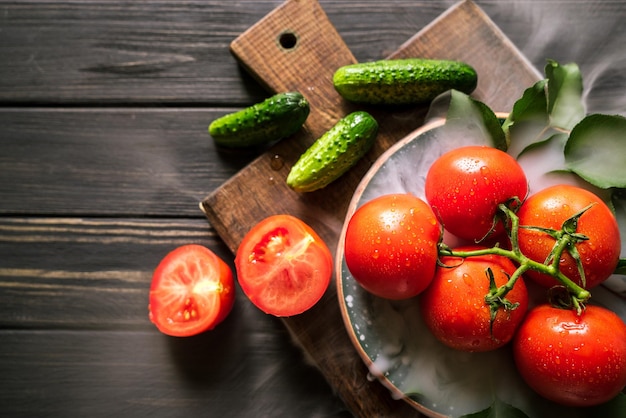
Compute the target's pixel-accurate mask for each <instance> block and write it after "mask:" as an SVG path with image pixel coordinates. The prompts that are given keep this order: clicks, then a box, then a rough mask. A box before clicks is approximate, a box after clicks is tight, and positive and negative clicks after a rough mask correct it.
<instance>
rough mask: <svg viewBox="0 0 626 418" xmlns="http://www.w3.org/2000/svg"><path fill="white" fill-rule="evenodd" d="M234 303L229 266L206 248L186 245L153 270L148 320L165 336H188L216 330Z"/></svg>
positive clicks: (164, 259)
mask: <svg viewBox="0 0 626 418" xmlns="http://www.w3.org/2000/svg"><path fill="white" fill-rule="evenodd" d="M234 301H235V288H234V279H233V274H232V271H231V269H230V267H228V265H227V264H226V263H225V262H224V261H223V260H222V259H220V258H219V257H218V256H217V255H216V254H215V253H213V252H212V251H211V250H209V249H208V248H206V247H203V246H201V245H196V244H189V245H183V246H181V247H178V248H176V249H175V250H173V251H171V252H170V253H169V254H167V255H166V256H165V257H164V258H163V259H162V260H161V262H160V263H159V265H158V266H157V268H156V269H155V271H154V274H153V276H152V284H151V286H150V296H149V306H148V311H149V318H150V320H151V321H152V322H153V323H154V324H155V325H156V327H157V328H158V329H159V330H160V331H161V332H163V333H164V334H167V335H171V336H177V337H186V336H191V335H196V334H199V333H202V332H204V331H207V330H210V329H213V328H214V327H215V326H216V325H217V324H219V323H220V322H222V321H223V320H224V319H225V318H226V316H228V314H229V313H230V311H231V309H232V307H233V304H234Z"/></svg>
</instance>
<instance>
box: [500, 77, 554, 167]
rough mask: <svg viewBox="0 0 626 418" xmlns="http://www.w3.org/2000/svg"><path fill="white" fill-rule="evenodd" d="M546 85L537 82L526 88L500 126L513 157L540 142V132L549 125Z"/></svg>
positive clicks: (541, 81) (543, 81)
mask: <svg viewBox="0 0 626 418" xmlns="http://www.w3.org/2000/svg"><path fill="white" fill-rule="evenodd" d="M546 84H547V80H539V81H538V82H537V83H535V84H534V85H533V86H532V87H529V88H527V89H526V90H525V91H524V94H523V95H522V97H520V98H519V99H518V100H517V101H516V102H515V104H514V105H513V109H512V110H511V113H509V115H508V116H507V118H506V120H505V121H504V124H503V125H502V129H503V130H504V133H505V135H506V140H507V143H508V144H509V149H508V152H509V153H510V154H511V155H513V156H518V155H519V154H520V153H521V152H522V151H523V150H524V148H526V147H527V146H528V145H530V144H532V143H533V142H536V141H541V140H542V139H543V138H542V137H543V135H542V132H543V131H544V130H545V129H546V127H547V126H549V124H550V118H549V115H548V99H547V97H546V91H545V87H546ZM512 138H515V140H513V139H512Z"/></svg>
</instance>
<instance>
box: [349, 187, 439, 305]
mask: <svg viewBox="0 0 626 418" xmlns="http://www.w3.org/2000/svg"><path fill="white" fill-rule="evenodd" d="M440 235H441V225H440V224H439V222H438V221H437V218H436V217H435V214H434V213H433V211H432V209H431V208H430V207H429V206H428V204H427V203H426V202H424V201H423V200H422V199H420V198H418V197H415V196H413V195H410V194H388V195H383V196H380V197H378V198H375V199H372V200H370V201H369V202H367V203H365V204H363V205H362V206H361V207H359V208H358V209H357V210H356V211H355V213H354V214H353V215H352V216H351V217H350V220H349V221H348V225H347V227H346V234H345V245H344V255H345V260H346V266H347V267H348V269H349V270H350V273H351V274H352V276H353V277H354V279H355V280H356V281H357V282H358V283H359V284H361V286H363V288H364V289H365V290H367V291H369V292H370V293H372V294H374V295H376V296H380V297H383V298H386V299H407V298H410V297H413V296H416V295H418V294H419V293H421V292H422V291H423V290H424V289H425V288H426V286H428V284H429V283H430V281H431V280H432V277H433V274H434V271H435V266H436V264H437V256H438V252H437V244H438V242H439V237H440Z"/></svg>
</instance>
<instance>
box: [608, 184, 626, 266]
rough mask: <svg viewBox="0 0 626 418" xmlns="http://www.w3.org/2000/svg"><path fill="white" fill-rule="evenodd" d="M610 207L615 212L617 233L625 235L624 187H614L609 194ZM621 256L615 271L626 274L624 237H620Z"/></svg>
mask: <svg viewBox="0 0 626 418" xmlns="http://www.w3.org/2000/svg"><path fill="white" fill-rule="evenodd" d="M610 203H611V208H612V209H613V211H614V213H615V219H617V225H618V226H619V234H620V236H621V237H626V189H615V190H613V193H612V194H611V202H610ZM620 255H621V258H620V260H619V264H618V265H617V269H616V270H615V273H618V274H624V275H626V239H625V238H622V250H621V251H620Z"/></svg>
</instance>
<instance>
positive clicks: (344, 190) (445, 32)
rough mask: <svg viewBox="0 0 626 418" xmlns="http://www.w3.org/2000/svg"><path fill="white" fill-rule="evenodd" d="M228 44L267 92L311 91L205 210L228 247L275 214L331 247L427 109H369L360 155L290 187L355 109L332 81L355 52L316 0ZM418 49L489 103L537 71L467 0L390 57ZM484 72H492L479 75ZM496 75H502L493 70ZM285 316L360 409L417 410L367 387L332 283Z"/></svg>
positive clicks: (516, 91)
mask: <svg viewBox="0 0 626 418" xmlns="http://www.w3.org/2000/svg"><path fill="white" fill-rule="evenodd" d="M318 28H321V29H322V30H317V29H318ZM285 32H289V33H293V34H295V36H296V38H297V39H298V42H297V44H296V46H295V47H294V48H291V49H285V48H281V45H280V42H279V41H277V40H278V39H280V36H281V34H283V33H285ZM231 49H232V51H233V53H234V54H235V56H236V57H237V58H238V59H239V60H241V61H242V63H243V65H244V66H245V67H246V68H248V70H249V71H250V72H251V73H252V74H253V76H254V77H255V78H256V79H259V80H261V81H262V82H263V83H264V84H265V85H266V86H267V87H268V88H269V89H270V90H272V91H274V92H281V91H288V90H298V91H300V92H302V93H303V94H304V95H305V96H306V97H307V98H308V99H309V102H310V104H311V114H310V116H309V118H308V119H307V122H306V124H305V127H304V129H303V130H302V131H300V132H299V133H297V134H296V135H294V136H293V137H291V138H288V139H286V140H284V141H282V142H280V143H278V144H277V145H276V146H275V147H273V148H272V149H270V150H269V151H268V152H266V153H265V154H264V155H262V156H261V157H259V158H258V159H256V160H255V161H253V162H252V163H251V164H250V165H248V166H247V167H246V168H245V169H243V170H242V171H241V172H239V173H238V174H237V175H236V176H234V177H233V178H231V179H230V180H229V181H228V182H226V183H225V184H224V185H223V186H221V187H220V188H219V189H217V190H216V191H215V192H214V193H212V194H210V195H209V196H208V197H207V198H206V199H205V200H204V201H203V202H202V208H203V210H204V211H205V213H206V215H207V217H208V219H209V221H210V223H211V225H212V226H213V227H214V228H215V229H216V230H217V232H218V233H219V234H220V236H221V237H222V238H223V239H224V241H225V242H226V244H227V245H228V246H229V247H230V248H231V249H232V250H233V252H234V251H236V248H237V246H238V244H239V242H240V240H241V239H242V238H243V236H244V235H245V233H246V232H247V231H248V230H249V228H250V227H251V226H252V225H254V224H255V223H256V222H258V221H260V220H261V219H263V218H265V217H266V216H269V215H272V214H277V213H289V214H292V215H295V216H298V217H300V218H301V219H303V220H304V221H305V222H307V223H308V224H309V225H311V226H312V227H313V228H314V229H315V230H316V231H317V232H318V233H319V234H320V235H321V236H322V237H323V238H324V239H325V241H326V242H327V243H328V245H329V247H330V248H331V251H333V252H334V251H335V250H336V244H337V240H338V236H339V233H340V231H341V226H342V223H343V220H344V217H345V213H346V210H347V205H348V204H349V202H350V198H351V196H352V194H353V192H354V190H355V188H356V186H357V184H358V182H359V179H360V178H361V177H362V175H363V174H364V173H365V172H366V171H367V169H368V168H369V166H371V164H372V162H373V161H374V160H375V158H376V157H377V156H379V155H380V154H381V153H382V152H383V151H384V150H386V149H387V148H389V146H391V145H392V144H393V143H395V142H396V141H397V140H399V139H401V138H403V137H404V136H405V135H407V134H409V133H410V132H411V131H412V130H414V129H416V128H418V127H419V126H420V125H421V123H422V122H423V119H422V118H421V117H420V112H423V111H424V110H425V107H424V106H422V107H419V106H417V107H412V108H406V109H404V110H402V111H398V110H396V111H388V110H384V109H376V108H366V109H367V110H369V111H371V112H373V113H374V116H375V117H376V119H377V120H378V122H379V125H380V130H379V134H378V138H377V142H376V145H375V146H374V147H373V149H372V150H371V151H370V152H369V153H368V155H367V156H366V158H364V159H362V160H361V161H360V162H359V164H357V166H355V167H354V169H352V170H350V171H349V172H348V173H347V174H346V175H344V176H343V177H342V178H341V179H339V181H337V182H335V183H333V184H331V185H330V186H328V187H326V188H324V189H323V190H319V191H316V192H313V193H305V194H300V193H296V192H294V191H292V190H290V189H289V188H288V187H287V186H286V184H285V178H286V175H287V174H288V172H289V169H290V167H291V166H292V165H293V164H294V163H295V161H297V159H298V157H299V156H300V155H301V153H302V152H303V151H304V149H306V147H307V146H309V145H310V144H311V143H312V142H313V141H314V140H315V139H316V138H317V137H319V136H320V135H321V134H322V133H323V132H325V131H326V130H328V129H329V128H330V127H331V126H332V125H333V124H334V123H335V122H336V120H338V119H339V118H340V117H342V116H343V115H345V114H347V113H348V112H350V111H352V110H353V109H355V108H356V107H355V106H354V105H351V104H349V103H347V102H345V101H343V100H342V99H341V97H339V96H338V94H337V93H336V91H335V90H334V88H333V86H332V74H333V73H334V71H335V70H336V69H337V68H339V67H340V66H342V65H346V64H349V63H352V62H354V57H353V55H352V54H351V53H350V52H349V50H348V49H347V46H346V45H345V43H343V41H342V39H341V38H340V37H339V34H338V33H337V32H336V31H335V30H332V27H331V24H330V22H329V21H328V18H327V15H326V14H325V13H324V11H323V9H322V8H321V7H320V6H319V4H318V2H317V1H316V0H299V1H295V0H293V1H287V2H285V3H284V4H283V5H282V6H280V7H278V8H276V9H275V10H274V11H272V12H271V13H270V14H268V15H267V16H266V17H265V18H264V19H262V20H261V21H260V22H259V23H257V24H256V25H254V26H253V27H251V28H250V29H249V30H247V31H246V32H245V33H243V34H242V35H241V36H239V37H238V38H237V39H236V40H235V41H233V43H232V44H231ZM420 56H426V57H429V58H439V59H455V60H461V61H466V62H468V63H470V64H472V65H475V66H476V67H477V71H478V74H479V80H481V81H480V82H479V87H478V88H477V90H476V92H475V94H474V95H475V97H477V98H478V99H480V100H482V101H484V102H485V103H487V104H488V105H490V106H492V107H493V108H494V110H498V109H507V108H510V107H511V106H512V105H513V100H514V98H517V97H520V96H521V94H522V92H523V91H524V89H525V88H526V87H528V86H529V85H532V84H533V83H534V82H535V81H536V80H538V79H539V78H540V76H539V74H538V73H537V72H536V70H535V69H534V68H533V67H532V66H531V65H530V64H529V63H528V62H527V61H526V60H525V59H524V58H523V56H522V55H521V54H520V53H519V51H517V49H516V48H515V47H514V46H513V45H512V44H511V43H510V41H509V40H508V39H507V38H506V37H505V36H504V34H503V33H502V32H501V31H499V30H498V28H497V27H496V26H495V25H494V24H493V23H492V22H491V21H490V19H489V18H488V17H487V16H486V15H485V14H484V12H483V11H482V10H480V9H479V8H478V7H477V6H476V5H475V4H474V3H473V2H470V1H464V2H461V3H458V4H457V5H456V6H454V7H453V8H451V9H450V10H448V11H447V12H446V13H444V14H443V15H442V16H440V17H439V18H438V19H436V20H435V21H434V22H433V23H431V24H430V25H428V26H427V27H426V28H424V29H423V30H422V31H420V32H419V33H417V34H416V35H415V36H413V37H411V38H410V39H409V40H408V41H406V42H405V43H404V44H403V45H402V46H401V47H400V49H399V50H398V51H396V52H394V53H393V54H391V55H390V58H395V57H420ZM499 68H507V69H509V68H510V71H506V72H503V71H500V72H498V71H497V70H498V69H499ZM485 74H491V75H492V76H490V77H486V78H485V77H484V75H485ZM498 74H501V75H500V76H499V77H497V76H496V75H498ZM483 78H485V80H484V81H483V80H482V79H483ZM513 80H514V82H513ZM494 86H495V87H494ZM501 86H505V87H502V88H501ZM498 89H500V90H498ZM276 157H278V158H280V159H282V160H284V165H283V167H282V168H281V169H279V170H276V169H274V166H273V165H272V164H271V162H272V160H273V159H275V158H276ZM321 318H323V320H321ZM314 319H316V320H314ZM283 321H284V322H285V324H286V326H287V328H288V329H289V330H290V332H291V333H292V334H293V335H294V338H295V340H296V341H298V342H299V343H300V344H301V346H302V347H303V349H304V351H305V352H307V353H308V355H309V356H310V357H311V358H312V360H313V361H314V363H315V364H316V365H317V366H318V367H319V368H320V370H321V371H322V373H323V374H324V375H325V376H326V378H327V379H328V380H329V382H330V383H331V385H332V386H333V387H335V388H337V390H338V391H339V394H340V396H341V397H342V399H344V401H345V402H346V404H347V405H348V406H349V407H350V409H351V410H352V411H354V413H355V414H356V415H358V416H363V417H377V416H388V415H404V414H414V413H415V411H410V410H409V409H408V408H406V405H405V404H404V403H401V402H397V401H393V400H391V396H390V394H389V393H388V392H387V390H386V389H384V388H383V387H382V386H380V385H372V384H369V383H368V384H367V385H364V384H363V382H366V381H367V370H366V368H365V367H364V366H363V365H361V364H358V363H359V362H358V361H357V360H353V361H346V357H345V356H347V358H350V357H353V358H357V355H356V353H354V354H352V355H351V354H349V353H343V351H345V350H349V349H350V347H351V342H350V341H349V340H348V338H347V335H346V333H345V330H344V328H343V325H342V323H341V315H340V313H339V308H338V305H337V295H336V289H335V288H334V286H332V285H331V287H330V288H329V290H328V291H327V293H326V295H325V296H324V298H323V300H322V302H321V303H319V304H318V305H317V306H316V307H315V308H314V309H312V310H310V311H308V312H305V313H304V314H302V315H298V316H296V317H292V318H285V319H283ZM338 347H340V348H339V349H338ZM366 395H368V396H366Z"/></svg>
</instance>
